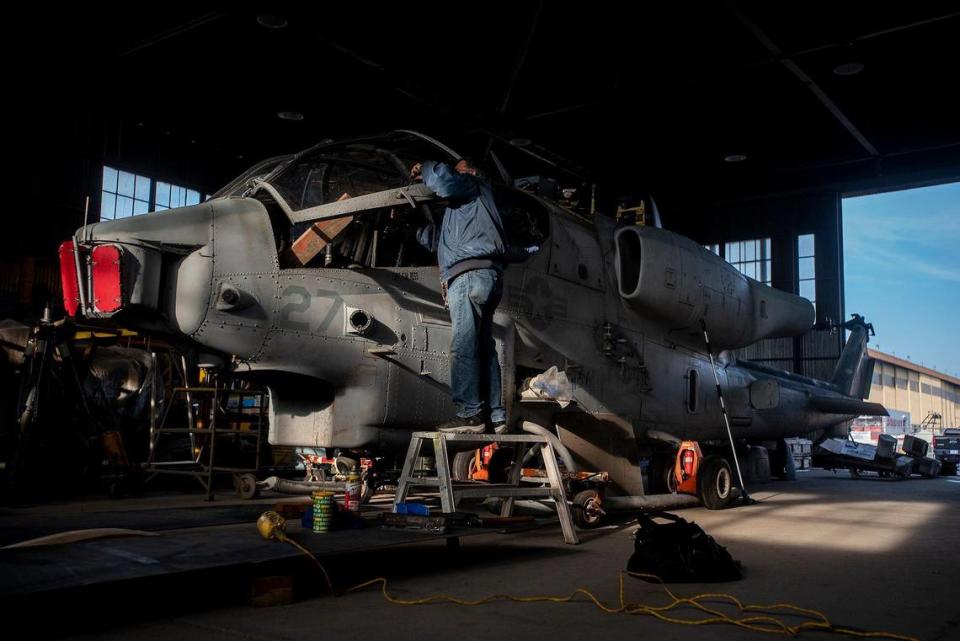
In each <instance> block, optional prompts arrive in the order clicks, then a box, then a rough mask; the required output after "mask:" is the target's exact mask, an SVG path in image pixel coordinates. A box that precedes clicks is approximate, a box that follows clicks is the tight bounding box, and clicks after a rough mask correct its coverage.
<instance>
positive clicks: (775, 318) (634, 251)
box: [615, 227, 815, 350]
mask: <svg viewBox="0 0 960 641" xmlns="http://www.w3.org/2000/svg"><path fill="white" fill-rule="evenodd" d="M615 241H616V246H617V257H616V270H617V283H618V287H619V292H620V296H621V297H622V298H623V299H624V301H626V303H627V304H628V305H630V306H631V307H634V308H635V309H637V310H638V311H641V312H642V313H644V314H649V315H651V316H654V317H656V318H659V319H661V320H664V321H667V322H668V323H670V324H671V327H672V329H675V330H680V331H699V330H700V329H701V323H703V324H705V325H706V327H707V330H708V331H709V333H710V341H711V343H713V347H714V348H715V349H718V350H720V349H735V348H738V347H746V346H747V345H750V344H753V343H756V342H757V341H759V340H761V339H764V338H782V337H785V336H798V335H800V334H803V333H804V332H806V331H807V330H809V329H810V328H811V327H812V326H813V323H814V320H815V312H814V309H813V305H812V304H811V303H810V301H808V300H807V299H805V298H801V297H800V296H796V295H794V294H790V293H787V292H783V291H780V290H777V289H774V288H772V287H768V286H767V285H764V284H762V283H760V282H757V281H756V280H753V279H752V278H748V277H746V276H744V275H743V274H741V273H740V272H739V271H737V269H736V268H735V267H733V266H732V265H730V264H729V263H727V262H726V261H724V260H723V259H722V258H720V257H719V256H717V255H715V254H714V253H712V252H710V251H707V250H706V249H704V248H703V247H701V246H700V245H698V244H697V243H695V242H693V241H692V240H690V239H688V238H684V237H683V236H679V235H677V234H674V233H673V232H669V231H666V230H664V229H657V228H654V227H624V228H622V229H620V230H618V231H617V232H616V235H615Z"/></svg>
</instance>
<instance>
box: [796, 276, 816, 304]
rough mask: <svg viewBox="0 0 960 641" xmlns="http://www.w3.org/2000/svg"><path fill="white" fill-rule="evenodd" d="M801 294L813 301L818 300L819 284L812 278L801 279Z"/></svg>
mask: <svg viewBox="0 0 960 641" xmlns="http://www.w3.org/2000/svg"><path fill="white" fill-rule="evenodd" d="M800 295H801V296H803V297H804V298H806V299H807V300H809V301H811V302H813V301H815V300H817V284H816V282H815V281H812V280H803V281H800Z"/></svg>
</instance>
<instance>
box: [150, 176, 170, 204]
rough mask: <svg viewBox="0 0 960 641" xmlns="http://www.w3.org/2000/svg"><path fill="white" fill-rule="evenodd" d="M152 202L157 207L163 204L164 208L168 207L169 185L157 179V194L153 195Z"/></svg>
mask: <svg viewBox="0 0 960 641" xmlns="http://www.w3.org/2000/svg"><path fill="white" fill-rule="evenodd" d="M153 202H154V203H155V204H156V205H157V207H159V206H160V205H163V208H164V209H166V208H168V207H169V206H170V185H168V184H167V183H162V182H159V181H158V182H157V195H156V196H155V197H154V199H153Z"/></svg>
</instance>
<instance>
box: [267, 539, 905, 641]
mask: <svg viewBox="0 0 960 641" xmlns="http://www.w3.org/2000/svg"><path fill="white" fill-rule="evenodd" d="M275 536H276V534H275ZM276 538H278V539H279V540H280V541H283V542H285V543H289V544H291V545H293V546H294V547H296V548H297V549H298V550H300V551H301V552H303V553H304V554H305V555H307V556H308V557H310V558H311V559H313V562H314V563H316V564H317V566H318V567H319V568H320V571H321V572H323V576H324V579H325V581H326V584H327V588H328V589H329V590H330V593H331V594H336V591H335V590H334V589H333V584H332V582H331V581H330V575H329V574H327V571H326V569H325V568H324V567H323V564H322V563H320V560H319V559H317V557H316V556H314V555H313V553H311V552H310V551H309V550H307V549H306V548H305V547H303V546H302V545H300V544H299V543H297V542H296V541H294V540H293V539H290V538H288V537H287V536H285V535H283V534H280V535H279V536H276ZM628 575H629V576H635V577H638V578H643V579H653V580H655V581H657V582H658V583H659V584H660V587H661V588H663V590H664V592H666V594H667V595H668V596H669V597H670V598H671V599H672V601H671V602H670V603H668V604H667V605H661V606H653V605H646V604H643V603H630V602H628V601H627V597H626V584H625V581H624V579H625V578H626V577H627V576H628ZM377 584H380V591H381V593H382V594H383V598H384V599H386V600H387V601H389V602H390V603H393V604H394V605H431V604H434V603H453V604H455V605H464V606H474V605H484V604H486V603H492V602H495V601H512V602H514V603H571V602H573V601H574V600H576V598H577V597H578V596H584V597H586V599H587V600H588V601H589V602H590V603H592V604H593V605H594V606H596V607H597V608H598V609H599V610H601V611H602V612H604V613H605V614H646V615H650V616H652V617H654V618H656V619H659V620H660V621H665V622H667V623H675V624H678V625H711V624H716V623H725V624H727V625H733V626H736V627H738V628H744V629H746V630H753V631H754V632H766V633H770V634H789V635H791V636H795V635H797V634H799V633H800V632H802V631H804V630H820V631H824V632H834V633H837V634H843V635H847V636H851V637H863V638H882V639H897V640H899V641H919V640H918V639H917V638H916V637H911V636H907V635H903V634H896V633H895V632H884V631H879V632H870V631H862V630H853V629H851V628H845V627H841V626H836V625H834V624H832V623H830V620H829V619H828V618H827V617H826V615H825V614H823V613H822V612H819V611H818V610H811V609H808V608H801V607H799V606H796V605H792V604H790V603H774V604H770V605H751V604H747V605H744V604H743V602H741V601H740V600H739V599H738V598H736V597H735V596H733V595H730V594H722V593H712V592H708V593H705V594H698V595H696V596H692V597H680V596H677V595H676V594H674V593H673V592H672V591H671V590H670V588H669V587H667V585H666V584H664V582H663V581H662V580H661V579H660V577H658V576H656V575H653V574H640V573H637V572H629V571H625V572H621V573H620V586H619V594H620V597H619V603H618V605H617V606H616V607H612V606H610V605H607V604H605V603H604V602H603V601H601V600H600V599H598V598H597V597H596V595H594V594H593V592H591V591H590V590H588V589H587V588H577V589H576V590H574V591H573V592H571V593H570V594H567V595H549V594H545V595H531V596H515V595H512V594H491V595H489V596H485V597H483V598H480V599H473V600H471V599H461V598H459V597H454V596H449V595H446V594H434V595H431V596H428V597H422V598H419V599H400V598H397V597H395V596H393V595H392V594H390V592H388V591H387V579H386V578H385V577H378V578H376V579H371V580H369V581H364V582H363V583H360V584H359V585H355V586H353V587H352V588H349V589H348V590H346V592H345V593H349V592H358V591H360V590H363V589H364V588H367V587H369V586H371V585H377ZM708 601H714V602H716V601H721V602H726V603H727V604H730V605H734V606H736V608H737V609H738V610H739V611H740V612H741V613H746V612H756V613H758V614H753V615H751V616H747V617H743V618H734V617H732V616H730V615H728V614H726V613H724V612H720V611H719V610H716V609H713V608H710V607H707V606H706V605H704V602H708ZM684 605H686V606H690V607H693V608H695V609H697V610H700V611H701V612H704V613H706V614H708V615H710V616H708V617H706V618H702V619H678V618H675V617H671V616H667V614H666V613H667V612H669V611H670V610H673V609H674V608H677V607H680V606H684ZM775 610H781V611H787V612H789V613H790V614H792V615H794V616H798V617H806V618H807V619H808V620H807V621H803V622H802V623H798V624H796V625H789V624H787V623H786V622H784V621H783V620H782V619H778V618H777V617H775V616H773V615H772V614H770V613H771V612H772V611H775Z"/></svg>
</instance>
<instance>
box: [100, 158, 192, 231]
mask: <svg viewBox="0 0 960 641" xmlns="http://www.w3.org/2000/svg"><path fill="white" fill-rule="evenodd" d="M208 198H209V196H208ZM199 202H200V192H199V191H196V190H193V189H188V188H186V187H180V186H179V185H171V184H170V183H165V182H160V181H157V180H153V179H152V178H150V177H148V176H140V175H138V174H134V173H131V172H129V171H123V170H121V169H115V168H113V167H108V166H106V165H104V167H103V180H102V183H101V189H100V220H117V219H120V218H127V217H129V216H138V215H140V214H146V213H148V212H151V211H161V210H163V209H172V208H174V207H186V206H187V205H196V204H199Z"/></svg>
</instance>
